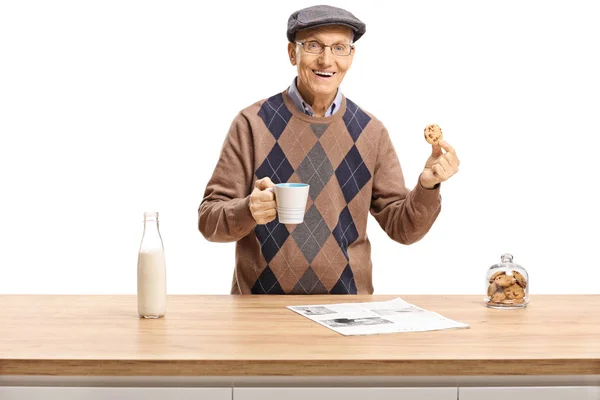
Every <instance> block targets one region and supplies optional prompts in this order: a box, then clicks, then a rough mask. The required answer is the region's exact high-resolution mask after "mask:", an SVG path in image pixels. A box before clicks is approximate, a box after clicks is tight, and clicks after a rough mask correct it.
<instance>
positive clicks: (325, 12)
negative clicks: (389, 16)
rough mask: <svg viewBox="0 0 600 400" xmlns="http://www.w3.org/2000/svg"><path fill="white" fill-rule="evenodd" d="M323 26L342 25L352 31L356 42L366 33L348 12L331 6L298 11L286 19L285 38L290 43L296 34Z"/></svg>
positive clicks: (364, 28)
mask: <svg viewBox="0 0 600 400" xmlns="http://www.w3.org/2000/svg"><path fill="white" fill-rule="evenodd" d="M325 25H344V26H347V27H349V28H351V29H352V31H354V41H355V42H356V41H357V40H358V39H360V37H361V36H362V35H364V33H365V32H366V31H367V27H366V25H365V24H364V22H362V21H361V20H359V19H358V18H356V17H355V16H354V15H352V14H351V13H349V12H348V11H346V10H344V9H342V8H337V7H332V6H312V7H308V8H303V9H302V10H298V11H296V12H294V13H292V15H290V18H289V19H288V28H287V37H288V40H289V41H290V42H293V41H294V40H295V38H296V32H298V31H301V30H304V29H310V28H316V27H318V26H325Z"/></svg>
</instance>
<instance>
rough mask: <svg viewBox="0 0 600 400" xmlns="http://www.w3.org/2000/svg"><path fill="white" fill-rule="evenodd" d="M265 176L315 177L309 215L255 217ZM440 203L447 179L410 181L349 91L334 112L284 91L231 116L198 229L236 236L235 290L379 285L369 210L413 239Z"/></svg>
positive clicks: (377, 125)
mask: <svg viewBox="0 0 600 400" xmlns="http://www.w3.org/2000/svg"><path fill="white" fill-rule="evenodd" d="M263 177H269V178H271V180H272V181H273V182H274V183H281V182H304V183H308V184H309V185H310V191H309V199H308V202H307V205H306V214H305V218H304V222H303V223H301V224H298V225H285V224H281V223H279V220H278V219H277V218H275V220H273V221H271V222H270V223H268V224H266V225H257V224H256V223H255V222H254V220H253V218H252V216H251V214H250V212H249V209H248V198H249V195H250V193H251V191H252V189H253V185H254V181H255V180H256V179H260V178H263ZM439 211H440V196H439V189H435V190H426V189H424V188H422V187H420V186H419V185H417V187H416V188H415V189H413V190H409V189H407V188H406V187H405V186H404V178H403V176H402V170H401V168H400V164H399V162H398V158H397V156H396V153H395V151H394V147H393V145H392V143H391V141H390V139H389V136H388V134H387V131H386V130H385V128H384V127H383V124H381V122H380V121H378V120H377V119H375V118H374V117H373V116H372V115H370V114H369V113H367V112H365V111H364V110H362V109H361V108H360V107H358V105H356V104H355V103H353V102H352V101H351V100H349V99H346V98H344V99H343V102H342V105H341V107H340V110H339V111H338V112H337V113H336V114H334V115H332V116H330V117H326V118H315V117H310V116H307V115H305V114H303V113H301V112H300V111H299V110H297V109H296V108H295V107H294V105H293V103H292V102H291V100H290V99H289V98H288V97H287V93H286V92H283V93H279V94H277V95H275V96H272V97H270V98H268V99H266V100H263V101H260V102H257V103H255V104H254V105H252V106H250V107H248V108H246V109H244V110H243V111H242V112H240V114H239V115H238V116H237V117H236V119H235V120H234V122H233V123H232V126H231V129H230V131H229V134H228V135H227V138H226V140H225V143H224V146H223V149H222V152H221V157H220V160H219V162H218V164H217V166H216V168H215V171H214V173H213V175H212V177H211V180H210V181H209V183H208V185H207V188H206V191H205V196H204V198H203V200H202V202H201V204H200V208H199V229H200V231H201V232H202V233H203V235H204V236H205V237H207V238H208V239H209V240H213V241H222V242H228V241H236V242H237V246H236V269H235V273H234V277H233V284H232V289H231V292H232V293H254V294H285V293H295V294H324V293H331V294H356V293H372V292H373V286H372V273H371V268H372V265H371V260H370V244H369V240H368V238H367V234H366V227H367V219H368V215H369V213H371V214H372V215H373V216H374V217H375V219H376V220H377V221H378V223H379V224H380V226H381V227H382V228H383V229H385V231H386V232H387V234H388V235H389V236H390V237H391V238H392V239H394V240H396V241H398V242H400V243H405V244H409V243H413V242H415V241H417V240H420V239H421V238H422V237H423V236H424V235H425V234H426V232H427V231H428V230H429V229H430V227H431V225H432V224H433V222H434V221H435V219H436V217H437V215H438V213H439ZM392 264H393V263H392Z"/></svg>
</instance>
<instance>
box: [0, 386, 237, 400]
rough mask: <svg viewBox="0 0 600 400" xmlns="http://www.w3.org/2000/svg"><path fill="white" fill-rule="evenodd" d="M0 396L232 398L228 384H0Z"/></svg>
mask: <svg viewBox="0 0 600 400" xmlns="http://www.w3.org/2000/svg"><path fill="white" fill-rule="evenodd" d="M0 399H1V400H171V399H173V400H231V388H165V387H160V388H130V387H119V388H115V387H42V386H39V387H17V386H0Z"/></svg>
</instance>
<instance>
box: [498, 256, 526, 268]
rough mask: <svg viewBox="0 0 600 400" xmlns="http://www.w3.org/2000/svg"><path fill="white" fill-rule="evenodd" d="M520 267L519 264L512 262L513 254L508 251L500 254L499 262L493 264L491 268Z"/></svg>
mask: <svg viewBox="0 0 600 400" xmlns="http://www.w3.org/2000/svg"><path fill="white" fill-rule="evenodd" d="M502 267H504V268H521V269H524V268H523V267H521V266H520V265H519V264H517V263H514V262H513V256H512V254H509V253H504V254H502V255H501V256H500V262H499V263H498V264H494V265H493V266H492V268H502Z"/></svg>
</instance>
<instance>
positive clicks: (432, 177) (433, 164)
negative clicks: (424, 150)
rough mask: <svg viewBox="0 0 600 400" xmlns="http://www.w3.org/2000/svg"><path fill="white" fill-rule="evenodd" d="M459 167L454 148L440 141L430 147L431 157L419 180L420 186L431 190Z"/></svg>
mask: <svg viewBox="0 0 600 400" xmlns="http://www.w3.org/2000/svg"><path fill="white" fill-rule="evenodd" d="M459 165H460V160H459V159H458V156H457V155H456V151H455V150H454V148H453V147H452V146H450V144H449V143H448V142H446V141H445V140H440V141H439V143H438V144H433V145H431V155H430V156H429V159H427V162H426V163H425V168H424V169H423V173H422V174H421V178H420V182H421V186H423V187H424V188H426V189H433V187H434V186H435V185H437V184H438V183H442V182H444V181H446V180H448V178H450V177H451V176H452V175H454V174H455V173H457V172H458V166H459Z"/></svg>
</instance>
